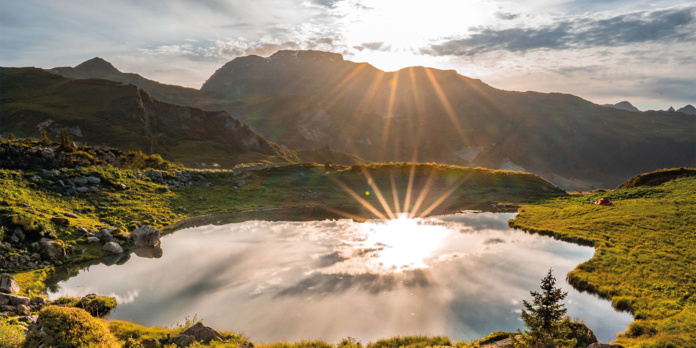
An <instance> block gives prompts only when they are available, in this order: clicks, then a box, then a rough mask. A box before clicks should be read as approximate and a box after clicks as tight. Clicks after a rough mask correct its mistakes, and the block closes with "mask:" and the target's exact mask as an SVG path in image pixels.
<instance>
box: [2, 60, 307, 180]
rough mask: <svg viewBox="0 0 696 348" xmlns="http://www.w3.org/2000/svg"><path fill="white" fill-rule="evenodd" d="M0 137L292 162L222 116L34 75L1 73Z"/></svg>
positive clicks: (132, 90)
mask: <svg viewBox="0 0 696 348" xmlns="http://www.w3.org/2000/svg"><path fill="white" fill-rule="evenodd" d="M0 82H1V83H0V95H2V101H1V103H0V124H1V125H2V128H1V129H0V132H1V133H2V134H3V135H4V136H5V137H7V136H8V135H9V134H10V133H13V134H14V135H16V136H17V137H39V135H40V134H41V132H42V131H44V130H45V131H46V132H47V133H48V134H49V136H51V137H54V138H55V137H57V135H58V134H59V132H60V131H61V130H62V129H67V130H68V131H69V132H70V134H71V136H72V138H73V139H74V140H76V141H78V142H82V143H85V144H97V145H102V144H103V145H109V146H115V147H118V148H121V149H123V150H129V151H132V150H140V151H143V152H146V153H159V154H161V155H162V156H164V157H165V158H167V159H171V160H175V161H177V162H183V163H186V164H188V165H191V166H201V163H207V165H211V164H212V163H213V162H215V163H218V164H220V165H221V166H223V167H232V166H234V165H235V164H237V163H242V162H253V161H271V162H288V161H293V160H296V157H295V154H294V153H292V151H288V150H286V149H283V148H281V147H280V146H278V145H276V144H273V143H269V142H268V141H266V139H265V138H264V137H263V136H261V135H259V134H257V133H255V132H254V131H252V130H251V129H250V128H249V127H247V126H245V125H243V124H242V123H241V122H239V120H237V119H235V118H233V117H231V116H230V115H229V114H228V113H226V112H222V111H217V112H212V111H203V110H200V109H196V108H191V107H184V106H177V105H172V104H167V103H163V102H160V101H158V100H157V99H154V98H153V97H152V96H151V95H150V94H148V93H147V92H145V91H144V90H142V89H138V87H136V86H134V85H125V84H121V83H117V82H112V81H108V80H99V79H82V80H73V79H67V78H63V77H60V76H58V75H55V74H51V73H48V72H45V71H43V70H40V69H33V68H21V69H13V68H0Z"/></svg>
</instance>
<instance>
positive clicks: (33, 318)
mask: <svg viewBox="0 0 696 348" xmlns="http://www.w3.org/2000/svg"><path fill="white" fill-rule="evenodd" d="M37 320H39V316H38V315H25V316H23V317H19V321H22V322H25V323H35V322H36V321H37Z"/></svg>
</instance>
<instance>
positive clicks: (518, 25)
mask: <svg viewBox="0 0 696 348" xmlns="http://www.w3.org/2000/svg"><path fill="white" fill-rule="evenodd" d="M283 49H289V50H299V49H313V50H322V51H330V52H335V53H341V54H343V56H344V58H345V59H346V60H351V61H355V62H367V63H370V64H372V65H374V66H375V67H377V68H379V69H382V70H385V71H395V70H398V69H401V68H404V67H408V66H427V67H433V68H438V69H454V70H456V71H457V72H458V73H460V74H462V75H464V76H468V77H471V78H478V79H481V80H482V81H483V82H485V83H487V84H489V85H491V86H493V87H495V88H499V89H504V90H515V91H528V90H532V91H539V92H561V93H570V94H574V95H577V96H580V97H582V98H584V99H587V100H590V101H592V102H594V103H597V104H605V103H611V104H615V103H618V102H620V101H624V100H626V101H629V102H631V103H632V104H633V105H635V106H636V107H638V108H639V109H641V110H648V109H654V110H659V109H667V108H669V107H670V106H673V107H675V108H676V109H678V108H680V107H683V106H684V105H686V104H692V105H696V2H694V1H680V0H653V1H647V0H421V1H416V0H167V1H146V0H119V1H116V0H70V1H68V0H42V1H35V0H21V1H14V0H0V66H5V67H24V66H36V67H41V68H53V67H58V66H75V65H78V64H79V63H81V62H83V61H85V60H88V59H90V58H93V57H101V58H104V59H106V60H107V61H109V62H111V63H112V64H113V65H114V66H115V67H116V68H118V69H119V70H121V71H122V72H133V73H138V74H140V75H142V76H143V77H146V78H149V79H152V80H157V81H160V82H163V83H168V84H176V85H182V86H187V87H193V88H200V86H201V85H202V84H203V83H204V82H205V81H206V80H207V78H208V77H210V75H212V74H213V73H214V72H215V70H217V69H218V68H220V67H221V66H222V65H223V64H224V63H226V62H228V61H230V60H232V59H234V58H235V57H240V56H246V55H251V54H255V55H260V56H263V57H267V56H270V55H271V54H273V53H274V52H276V51H278V50H283Z"/></svg>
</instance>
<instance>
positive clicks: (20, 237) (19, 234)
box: [12, 227, 26, 242]
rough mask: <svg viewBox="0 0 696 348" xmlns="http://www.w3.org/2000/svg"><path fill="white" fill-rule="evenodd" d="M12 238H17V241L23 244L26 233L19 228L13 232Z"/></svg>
mask: <svg viewBox="0 0 696 348" xmlns="http://www.w3.org/2000/svg"><path fill="white" fill-rule="evenodd" d="M12 237H17V239H18V240H19V241H20V242H23V241H24V238H25V237H26V236H25V235H24V231H22V228H21V227H17V228H15V229H14V231H13V232H12Z"/></svg>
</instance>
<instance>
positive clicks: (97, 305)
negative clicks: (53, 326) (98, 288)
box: [53, 296, 116, 317]
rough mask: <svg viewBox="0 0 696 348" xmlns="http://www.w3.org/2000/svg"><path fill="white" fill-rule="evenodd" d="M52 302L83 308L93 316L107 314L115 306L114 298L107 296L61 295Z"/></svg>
mask: <svg viewBox="0 0 696 348" xmlns="http://www.w3.org/2000/svg"><path fill="white" fill-rule="evenodd" d="M53 303H54V304H56V305H64V306H67V307H75V308H80V309H84V310H86V311H87V312H88V313H89V314H91V315H93V316H95V317H101V316H104V315H106V314H108V313H109V312H110V311H111V310H112V309H114V307H116V298H114V297H109V296H96V297H93V298H89V297H83V298H81V299H79V298H74V297H61V298H59V299H57V300H55V301H54V302H53Z"/></svg>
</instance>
